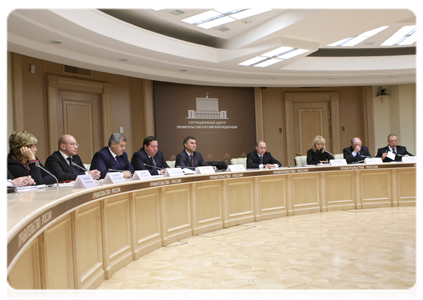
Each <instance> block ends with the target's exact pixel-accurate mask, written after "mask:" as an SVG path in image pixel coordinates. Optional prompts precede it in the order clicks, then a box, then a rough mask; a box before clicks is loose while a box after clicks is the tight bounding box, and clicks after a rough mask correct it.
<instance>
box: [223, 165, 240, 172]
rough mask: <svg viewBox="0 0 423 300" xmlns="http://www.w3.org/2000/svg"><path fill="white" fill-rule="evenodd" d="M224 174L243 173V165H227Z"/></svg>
mask: <svg viewBox="0 0 423 300" xmlns="http://www.w3.org/2000/svg"><path fill="white" fill-rule="evenodd" d="M226 172H245V167H244V165H229V166H228V168H227V169H226Z"/></svg>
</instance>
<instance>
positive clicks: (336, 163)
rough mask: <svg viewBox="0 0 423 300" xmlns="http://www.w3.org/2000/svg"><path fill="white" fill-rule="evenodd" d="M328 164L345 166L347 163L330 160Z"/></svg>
mask: <svg viewBox="0 0 423 300" xmlns="http://www.w3.org/2000/svg"><path fill="white" fill-rule="evenodd" d="M329 164H330V165H331V166H346V165H347V161H346V160H345V159H331V160H330V161H329Z"/></svg>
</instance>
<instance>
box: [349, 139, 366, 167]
mask: <svg viewBox="0 0 423 300" xmlns="http://www.w3.org/2000/svg"><path fill="white" fill-rule="evenodd" d="M366 157H372V156H371V155H370V152H369V149H367V147H366V146H362V143H361V139H360V138H359V137H355V138H353V139H352V140H351V146H349V147H347V148H344V159H345V160H346V161H347V163H348V164H351V163H358V162H362V161H363V160H364V159H365V158H366Z"/></svg>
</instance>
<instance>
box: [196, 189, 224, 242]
mask: <svg viewBox="0 0 423 300" xmlns="http://www.w3.org/2000/svg"><path fill="white" fill-rule="evenodd" d="M221 196H222V191H221V182H213V183H211V182H207V183H199V184H193V191H192V194H191V198H192V212H193V213H192V216H193V217H192V219H193V234H194V235H197V234H200V233H202V232H205V231H210V229H211V228H213V229H218V228H222V227H223V214H222V203H223V202H222V197H221Z"/></svg>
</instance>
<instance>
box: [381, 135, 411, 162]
mask: <svg viewBox="0 0 423 300" xmlns="http://www.w3.org/2000/svg"><path fill="white" fill-rule="evenodd" d="M389 152H391V153H392V154H395V158H393V159H392V158H390V157H387V156H388V153H389ZM403 156H413V154H411V153H410V152H408V151H407V148H406V147H403V146H399V145H398V137H397V135H396V134H393V133H391V134H390V135H388V146H386V147H383V148H379V149H378V150H377V154H376V157H381V158H382V160H383V162H391V161H401V160H402V157H403ZM391 157H392V156H391Z"/></svg>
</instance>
